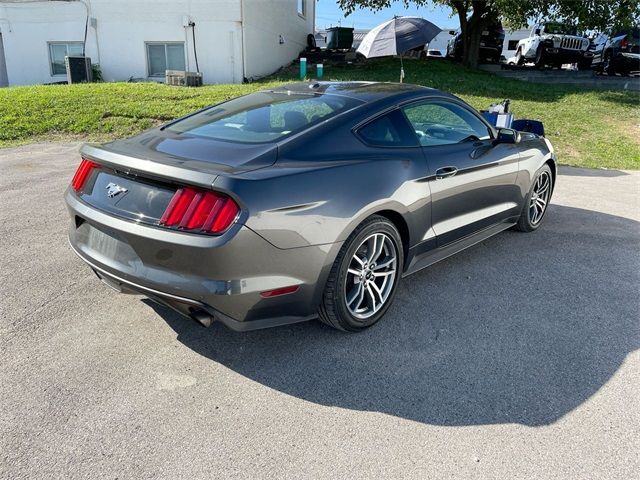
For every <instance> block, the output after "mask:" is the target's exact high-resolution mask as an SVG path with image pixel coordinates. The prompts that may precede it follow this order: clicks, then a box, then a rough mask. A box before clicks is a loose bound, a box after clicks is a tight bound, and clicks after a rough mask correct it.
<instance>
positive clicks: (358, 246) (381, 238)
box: [318, 215, 404, 332]
mask: <svg viewBox="0 0 640 480" xmlns="http://www.w3.org/2000/svg"><path fill="white" fill-rule="evenodd" d="M373 238H375V240H374V239H373ZM373 242H382V243H373ZM374 245H375V248H373V247H374ZM380 245H382V247H380ZM372 250H375V251H378V252H380V253H379V256H378V257H376V258H374V259H373V260H374V261H373V262H372V264H371V265H369V266H373V269H368V268H366V267H367V265H368V264H369V258H371V257H372V254H371V253H370V252H371V251H372ZM355 256H357V257H358V259H356V258H355ZM392 257H394V258H395V260H392ZM403 259H404V254H403V250H402V240H401V238H400V234H399V233H398V230H397V229H396V227H395V226H394V225H393V223H391V222H390V221H389V220H387V219H386V218H385V217H382V216H379V215H373V216H371V217H369V218H367V219H366V220H365V221H364V222H362V223H361V224H360V225H358V227H357V228H356V229H355V230H354V231H353V233H352V234H351V235H350V236H349V238H348V239H347V240H346V241H345V242H344V245H343V246H342V248H341V249H340V252H339V253H338V256H337V258H336V260H335V262H334V264H333V267H332V268H331V272H330V273H329V278H328V279H327V284H326V286H325V290H324V294H323V296H322V302H321V303H320V308H319V310H318V313H319V317H320V320H321V321H322V322H324V323H326V324H327V325H329V326H331V327H333V328H337V329H338V330H342V331H346V332H358V331H361V330H364V329H366V328H368V327H370V326H372V325H373V324H375V323H376V322H377V321H378V320H380V318H382V316H383V315H384V314H385V313H386V311H387V309H388V308H389V306H390V305H391V303H392V302H393V298H394V297H395V294H396V288H397V286H398V282H399V280H400V276H401V275H402V268H403V265H404V260H403ZM363 262H364V263H363ZM387 263H388V265H386V264H387ZM391 270H393V271H394V272H395V273H394V274H391V273H388V272H391ZM357 271H360V272H364V273H363V275H364V276H363V275H361V276H359V277H358V275H356V274H355V273H354V272H357ZM376 274H377V275H376ZM374 275H376V276H374ZM371 282H374V285H375V286H373V285H371ZM349 301H351V302H350V303H349V304H348V302H349ZM376 301H378V307H377V309H376ZM359 307H360V308H359Z"/></svg>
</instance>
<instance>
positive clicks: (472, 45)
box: [462, 22, 485, 68]
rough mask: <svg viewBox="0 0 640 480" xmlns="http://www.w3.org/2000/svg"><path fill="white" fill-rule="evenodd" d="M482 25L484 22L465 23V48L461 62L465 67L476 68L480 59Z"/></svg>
mask: <svg viewBox="0 0 640 480" xmlns="http://www.w3.org/2000/svg"><path fill="white" fill-rule="evenodd" d="M484 27H485V25H484V22H481V23H477V22H476V23H471V22H469V24H468V25H467V32H466V35H465V44H464V46H465V50H464V55H463V57H462V63H463V65H466V66H467V67H471V68H476V67H477V66H478V63H479V60H480V40H481V39H482V30H483V29H484Z"/></svg>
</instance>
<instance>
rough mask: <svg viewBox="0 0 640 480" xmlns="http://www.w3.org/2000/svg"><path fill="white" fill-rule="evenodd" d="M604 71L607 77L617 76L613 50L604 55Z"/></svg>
mask: <svg viewBox="0 0 640 480" xmlns="http://www.w3.org/2000/svg"><path fill="white" fill-rule="evenodd" d="M602 71H603V72H604V73H606V74H607V75H615V74H616V65H615V61H614V59H613V54H612V53H611V50H608V51H607V52H605V54H604V60H603V61H602Z"/></svg>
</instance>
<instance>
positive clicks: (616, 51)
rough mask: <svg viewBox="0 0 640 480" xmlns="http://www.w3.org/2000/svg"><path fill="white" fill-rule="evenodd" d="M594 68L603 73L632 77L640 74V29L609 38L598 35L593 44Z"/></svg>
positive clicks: (636, 28)
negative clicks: (631, 75) (634, 74)
mask: <svg viewBox="0 0 640 480" xmlns="http://www.w3.org/2000/svg"><path fill="white" fill-rule="evenodd" d="M591 48H592V49H593V53H594V61H593V68H594V69H595V70H598V71H600V72H602V73H606V74H609V75H615V74H617V73H620V74H622V75H630V74H633V73H638V72H640V27H634V28H632V29H630V30H629V31H626V32H624V31H621V32H618V33H616V34H615V35H614V36H613V37H611V38H609V37H607V36H606V35H604V34H600V35H598V36H597V37H596V38H595V39H594V40H593V41H592V43H591Z"/></svg>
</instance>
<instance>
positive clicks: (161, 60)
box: [146, 42, 186, 77]
mask: <svg viewBox="0 0 640 480" xmlns="http://www.w3.org/2000/svg"><path fill="white" fill-rule="evenodd" d="M146 45H147V71H148V72H149V76H150V77H164V75H165V70H186V68H185V61H184V43H182V42H170V43H156V42H154V43H147V44H146Z"/></svg>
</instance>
